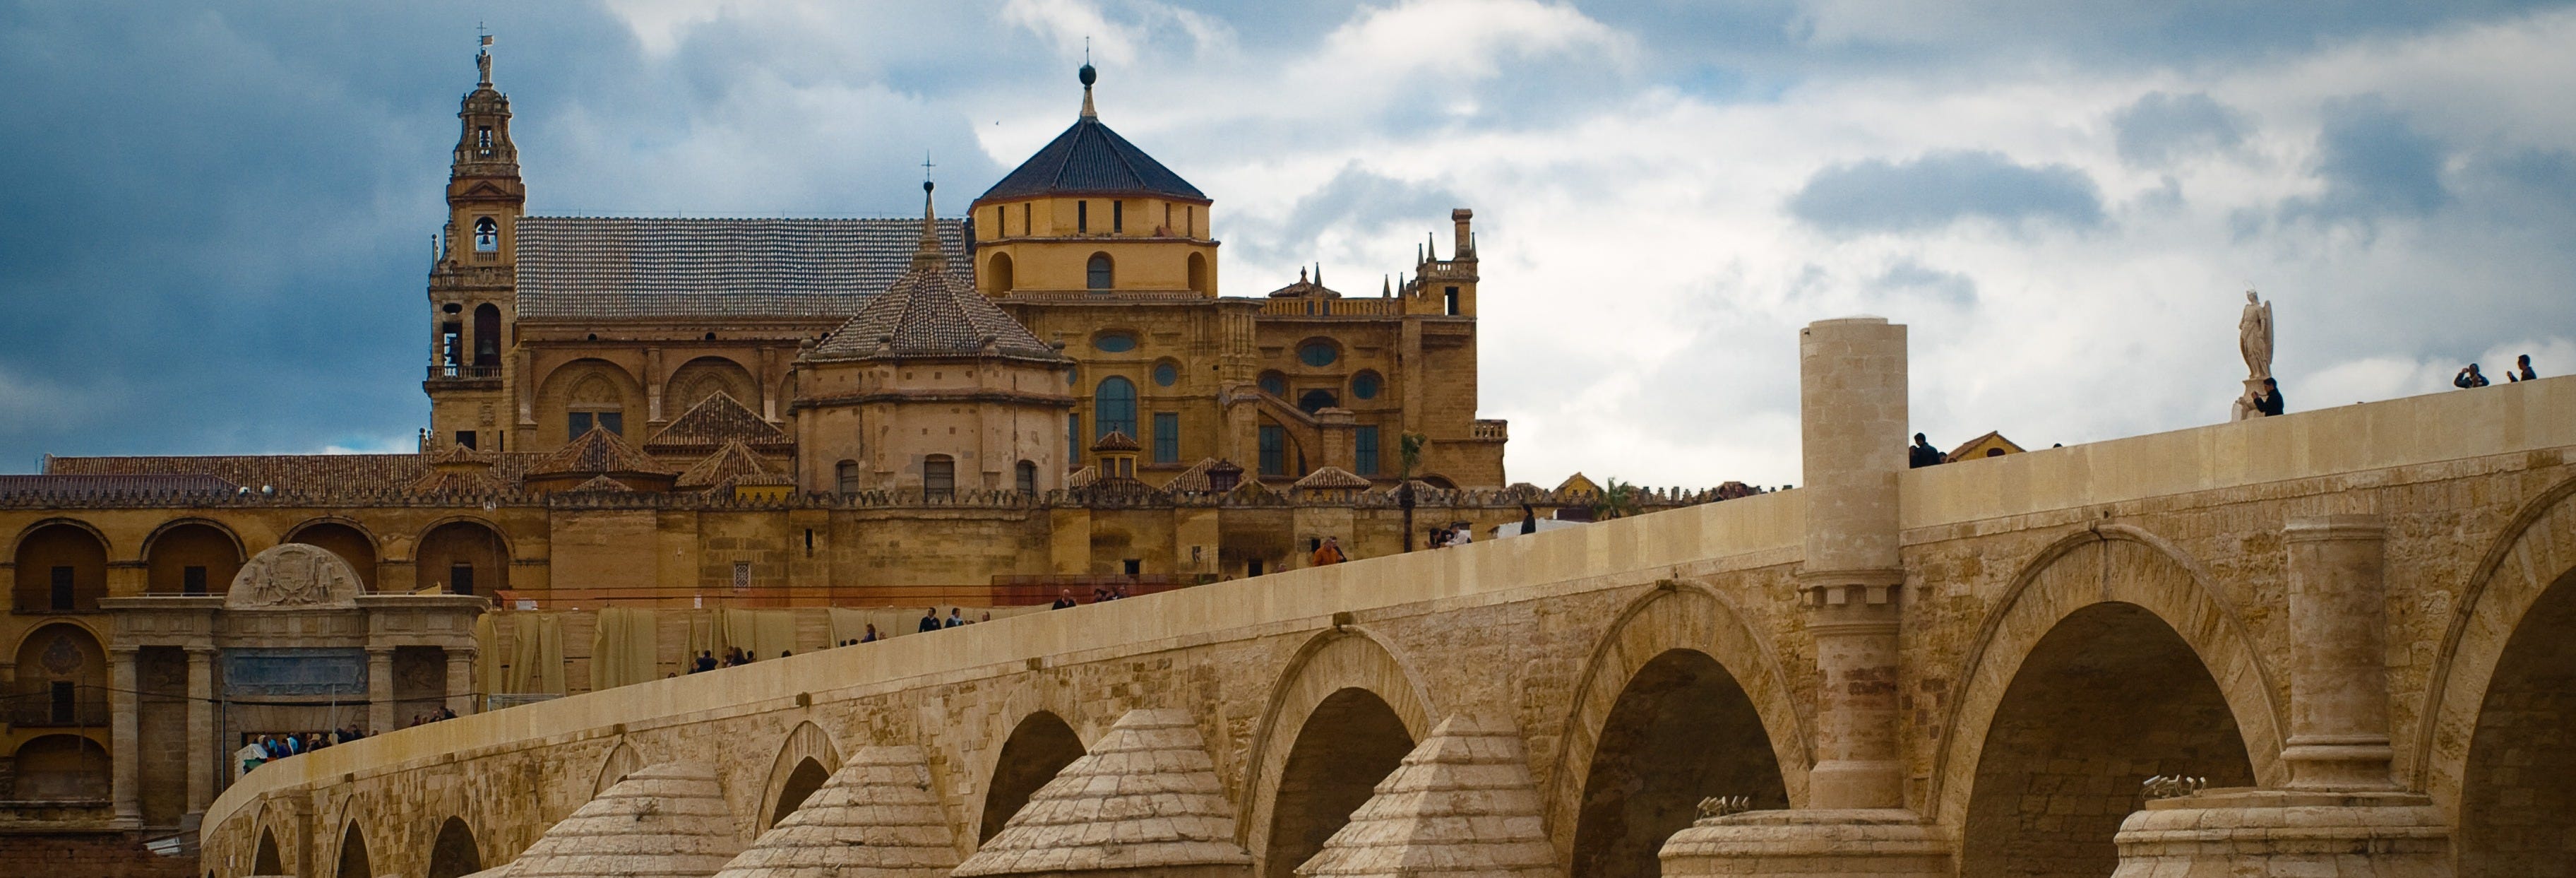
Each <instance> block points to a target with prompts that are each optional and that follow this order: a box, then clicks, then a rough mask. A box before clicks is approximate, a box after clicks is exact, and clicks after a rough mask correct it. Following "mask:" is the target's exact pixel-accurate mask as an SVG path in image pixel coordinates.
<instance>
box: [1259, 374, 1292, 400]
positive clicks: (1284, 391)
mask: <svg viewBox="0 0 2576 878" xmlns="http://www.w3.org/2000/svg"><path fill="white" fill-rule="evenodd" d="M1261 392H1263V393H1267V394H1270V395H1271V396H1287V395H1288V376H1286V375H1281V374H1279V373H1277V372H1263V373H1261Z"/></svg>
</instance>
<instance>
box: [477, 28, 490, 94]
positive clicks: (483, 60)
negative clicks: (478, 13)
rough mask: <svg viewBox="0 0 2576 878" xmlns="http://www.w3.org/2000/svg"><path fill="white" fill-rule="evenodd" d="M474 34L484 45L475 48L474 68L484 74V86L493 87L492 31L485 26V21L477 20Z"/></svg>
mask: <svg viewBox="0 0 2576 878" xmlns="http://www.w3.org/2000/svg"><path fill="white" fill-rule="evenodd" d="M474 36H475V38H476V40H477V41H479V42H480V43H481V45H482V48H479V49H476V50H474V69H475V71H476V72H478V73H481V74H482V75H483V82H482V85H483V87H484V88H491V87H492V33H491V32H490V31H488V30H485V29H484V28H483V23H482V22H479V21H478V22H475V23H474Z"/></svg>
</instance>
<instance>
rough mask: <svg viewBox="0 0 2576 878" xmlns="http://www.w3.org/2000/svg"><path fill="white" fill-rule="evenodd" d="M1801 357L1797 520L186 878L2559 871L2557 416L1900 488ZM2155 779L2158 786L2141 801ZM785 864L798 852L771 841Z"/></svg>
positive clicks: (428, 739)
mask: <svg viewBox="0 0 2576 878" xmlns="http://www.w3.org/2000/svg"><path fill="white" fill-rule="evenodd" d="M1802 360H1803V362H1802V367H1803V368H1802V375H1803V378H1802V382H1803V387H1802V400H1803V403H1802V404H1803V418H1804V424H1803V428H1802V429H1803V432H1804V442H1805V446H1804V447H1805V454H1806V463H1807V471H1806V480H1807V482H1808V483H1807V484H1804V485H1800V486H1799V487H1798V488H1797V489H1796V490H1791V491H1784V492H1777V493H1772V494H1766V495H1761V496H1756V497H1750V498H1744V499H1737V500H1731V501H1727V502H1723V503H1716V504H1710V505H1704V506H1696V507H1690V508H1684V509H1679V510H1674V511H1668V512H1660V513H1655V514H1650V515H1644V516H1639V517H1634V518H1627V519H1620V520H1614V521H1608V522H1604V523H1600V524H1596V525H1590V526H1586V527H1582V528H1572V529H1565V530H1560V531H1553V532H1548V533H1542V534H1536V535H1532V536H1525V537H1516V538H1513V539H1508V540H1500V541H1494V542H1487V543H1479V544H1475V545H1470V546H1465V547H1458V548H1450V549H1442V550H1436V551H1423V552H1415V553H1410V554H1406V555H1401V556H1397V557H1387V558H1374V559H1365V560H1359V561H1355V562H1351V563H1347V564H1342V565H1338V566H1330V567H1321V568H1314V569H1305V570H1296V571H1289V572H1283V573H1278V574H1273V575H1269V576H1263V577H1258V578H1254V579H1248V580H1240V581H1234V582H1227V583H1221V584H1216V585H1209V586H1203V587H1199V588H1193V589H1188V590H1183V591H1177V592H1171V593H1166V594H1158V595H1153V596H1150V597H1144V598H1136V599H1131V600H1126V601H1118V602H1112V603H1106V604H1100V605H1093V606H1084V607H1079V608H1074V609H1069V610H1062V611H1056V612H1050V613H1044V614H1035V615H1029V616H1021V617H1016V618H1011V619H1006V620H1001V621H996V622H992V623H987V624H981V625H975V626H971V627H965V628H959V629H952V630H948V631H944V632H940V633H937V634H934V635H928V636H920V637H904V638H898V639H894V640H890V641H885V642H879V643H874V644H867V645H861V646H855V647H846V648H838V649H831V650H826V651H822V652H816V653H810V654H805V655H798V656H794V657H792V658H788V659H784V660H778V661H763V662H758V663H756V664H751V665H746V666H742V667H737V668H729V669H725V670H721V671H716V672H712V673H704V674H696V675H689V676H683V677H678V678H672V679H663V680H659V681H653V682H647V683H641V684H636V685H630V686H625V687H621V688H616V689H611V690H606V691H601V692H595V693H590V694H586V695H580V696H575V697H570V698H565V699H562V700H558V701H552V702H545V703H539V704H533V705H526V706H520V707H513V708H509V709H506V710H501V711H496V712H491V713H485V714H479V715H472V716H467V717H463V718H460V719H456V720H452V721H447V722H441V723H436V724H432V725H428V726H422V727H417V728H412V729H406V730H402V731H397V732H392V733H388V734H383V735H379V736H377V737H374V738H370V739H367V740H364V741H360V742H357V743H354V744H349V745H343V746H338V747H333V748H329V749H326V750H322V751H318V752H315V753H311V754H308V755H304V756H299V757H295V758H291V759H287V760H283V761H281V762H277V763H273V764H271V765H268V766H265V767H262V768H260V769H259V770H257V771H255V772H252V773H251V774H249V775H247V776H246V777H245V778H244V779H242V780H241V781H240V782H238V783H236V784H234V785H233V786H232V787H231V788H230V789H229V790H227V791H226V792H225V793H224V794H223V795H222V796H221V797H220V798H218V799H217V800H216V801H215V802H214V804H213V805H212V807H211V808H210V809H209V810H208V811H207V812H206V814H205V816H204V822H203V829H202V842H203V860H202V862H203V863H204V865H205V869H206V870H207V871H208V872H209V873H210V874H212V875H214V876H221V878H234V876H244V875H254V874H286V875H301V876H313V878H324V876H335V875H336V876H343V878H356V876H375V875H403V876H424V875H425V876H432V878H449V876H455V875H462V874H466V873H471V872H476V871H479V870H485V869H491V868H495V867H501V866H504V865H505V864H513V863H514V861H515V865H514V866H513V867H512V868H513V869H514V870H515V872H516V873H517V874H522V875H537V874H581V873H587V874H609V873H612V872H615V873H623V874H671V875H682V874H688V875H707V874H711V873H713V872H715V871H716V870H717V868H718V867H719V866H723V865H724V864H725V863H726V862H727V861H728V860H731V861H732V863H733V865H732V868H733V874H777V875H786V874H791V873H792V872H793V870H790V869H787V868H785V866H786V865H790V864H794V863H819V862H838V863H843V864H845V865H846V864H852V863H861V864H873V865H874V866H875V867H877V868H886V869H899V870H903V871H906V873H907V874H916V875H922V876H931V875H944V874H949V873H950V872H951V871H952V870H953V871H954V874H957V875H961V876H966V875H977V876H980V875H1000V874H1041V873H1044V874H1060V873H1065V872H1074V871H1090V870H1107V871H1128V872H1155V873H1157V874H1184V873H1186V874H1190V875H1207V876H1215V875H1236V876H1259V878H1288V876H1291V875H1292V874H1297V873H1298V871H1299V867H1300V866H1301V865H1303V866H1304V867H1305V869H1304V871H1305V872H1307V873H1310V874H1380V875H1394V874H1396V873H1398V872H1441V871H1461V872H1476V873H1480V874H1505V873H1509V874H1515V875H1531V876H1539V875H1555V876H1585V878H1590V876H1609V878H1643V876H1652V875H1656V874H1659V873H1663V874H1767V873H1770V872H1787V871H1793V870H1809V871H1814V872H1820V873H1828V874H1830V873H1841V874H1873V875H1898V874H1966V875H2001V874H2035V875H2079V874H2091V875H2099V874H2104V873H2106V872H2109V871H2111V870H2112V868H2113V867H2114V865H2115V864H2116V863H2121V862H2123V861H2122V858H2123V857H2125V858H2127V859H2126V863H2127V865H2126V866H2124V868H2126V869H2131V870H2135V874H2144V870H2145V869H2146V868H2147V867H2148V866H2150V865H2153V864H2156V863H2164V862H2172V861H2179V860H2193V858H2199V860H2195V862H2197V861H2203V860H2209V859H2211V858H2217V859H2219V860H2222V861H2226V862H2229V863H2234V864H2236V865H2239V866H2242V865H2244V864H2245V863H2247V862H2255V861H2265V860H2264V858H2267V857H2268V858H2272V859H2271V860H2270V861H2268V862H2274V863H2275V864H2276V866H2277V864H2279V863H2286V862H2290V861H2293V860H2299V858H2301V857H2309V858H2311V859H2313V858H2317V857H2330V856H2331V855H2332V852H2336V851H2340V852H2342V853H2344V854H2347V855H2354V854H2355V852H2366V854H2363V855H2361V856H2362V858H2363V859H2370V858H2376V859H2371V862H2376V863H2379V864H2380V865H2379V866H2378V868H2379V871H2378V874H2407V875H2431V874H2446V873H2449V872H2450V871H2452V870H2453V869H2454V868H2456V870H2457V872H2458V873H2459V874H2464V875H2487V874H2538V873H2536V872H2528V871H2524V870H2526V869H2528V868H2530V867H2534V866H2537V865H2539V864H2540V863H2543V862H2553V863H2554V862H2558V861H2561V860H2563V859H2564V856H2565V855H2566V854H2567V853H2569V848H2568V847H2567V845H2568V844H2569V843H2570V842H2568V841H2567V840H2568V839H2569V838H2576V801H2571V798H2576V741H2571V740H2570V736H2571V733H2576V378H2557V379H2546V380H2541V381H2536V382H2524V383H2520V384H2513V385H2507V386H2496V387H2490V388H2485V389H2480V390H2474V391H2460V392H2455V393H2444V394H2439V395H2431V396H2420V397H2414V398H2408V399H2399V400H2394V401H2388V402H2381V403H2373V404H2368V405H2356V406H2349V407H2342V408H2335V409H2327V410H2322V411H2315V412H2305V413H2297V414H2291V415H2287V416H2282V417H2274V418H2267V419H2258V420H2253V421H2246V422H2239V423H2231V424H2224V425H2218V426H2210V427H2203V428H2197V429H2190V430H2183V431H2178V432H2173V433H2164V434H2157V435H2150V436H2140V437H2134V438H2128V439H2120V440H2114V441H2106V442H2099V443H2093V444H2088V445H2080V446H2075V447H2068V448H2059V449H2049V450H2044V451H2037V452H2032V453H2028V454H2021V455H2013V456H2008V457H1999V458H1990V459H1984V460H1975V461H1967V462H1962V463H1957V464H1950V465H1944V466H1938V467H1931V468H1925V469H1916V470H1907V469H1904V468H1903V454H1902V438H1901V437H1903V436H1905V435H1906V434H1908V433H1910V432H1911V431H1910V430H1908V429H1907V428H1906V420H1905V406H1904V402H1905V381H1904V347H1903V327H1901V326H1891V325H1888V324H1886V323H1884V322H1883V321H1873V320H1866V319H1856V320H1845V321H1826V322H1823V323H1819V324H1816V325H1815V326H1812V327H1810V328H1809V329H1808V330H1807V332H1806V337H1805V338H1804V339H1803V344H1802ZM1086 753H1088V754H1089V755H1086ZM845 765H847V766H849V768H847V769H846V770H844V768H843V767H844V766H845ZM1060 772H1063V773H1065V774H1066V775H1067V777H1065V778H1062V779H1061V781H1060V782H1056V783H1053V784H1052V785H1050V783H1049V782H1050V780H1051V779H1056V778H1057V777H1058V775H1059V773H1060ZM1391 774H1393V775H1396V776H1395V777H1394V778H1393V779H1389V778H1390V775H1391ZM1076 775H1078V776H1076ZM2157 775H2164V776H2172V775H2184V776H2190V777H2196V778H2205V779H2206V782H2205V786H2206V787H2207V789H2206V790H2203V791H2200V792H2197V793H2193V790H2194V789H2197V788H2198V787H2200V786H2202V784H2198V783H2185V784H2181V785H2178V786H2179V787H2180V789H2177V790H2174V791H2173V792H2176V793H2185V794H2186V795H2179V796H2177V797H2173V798H2162V797H2157V796H2150V795H2148V794H2147V793H2146V792H2145V791H2142V787H2141V782H2142V781H2144V780H2146V779H2147V778H2149V777H2150V776H2157ZM888 778H893V779H894V780H892V781H889V780H888ZM1382 779H1386V780H1387V781H1388V782H1387V783H1386V784H1385V786H1384V788H1383V789H1378V790H1377V791H1376V792H1373V789H1374V788H1377V787H1378V785H1379V783H1380V781H1381V780H1382ZM2168 786H2174V785H2168ZM818 787H820V789H821V791H820V792H817V788H818ZM1140 789H1141V790H1148V791H1155V792H1154V794H1151V795H1147V794H1140V793H1137V792H1136V791H1137V790H1140ZM836 791H837V792H836ZM1122 791H1123V792H1122ZM1121 796H1124V797H1125V798H1121ZM1711 797H1719V799H1720V801H1717V802H1711V803H1709V805H1710V806H1711V807H1709V808H1708V809H1706V810H1703V809H1702V803H1703V800H1704V799H1708V798H1711ZM1032 803H1035V804H1032ZM800 807H802V808H803V809H804V810H802V811H800V810H799V809H800ZM2142 808H2144V809H2145V810H2141V809H2142ZM827 809H829V810H831V811H832V813H831V814H829V815H825V814H823V813H822V812H823V811H825V810H827ZM1733 812H1740V813H1733ZM2294 812H2295V814H2294ZM791 813H793V814H794V815H795V816H794V817H793V818H790V817H789V815H790V814H791ZM1015 815H1016V816H1017V818H1018V819H1016V820H1015V819H1014V817H1015ZM2281 815H2293V817H2292V819H2282V816H2281ZM782 820H784V821H785V822H784V824H782ZM2124 820H2125V821H2127V829H2126V830H2125V831H2124V830H2123V822H2124ZM1355 821H1356V822H1355ZM1345 824H1349V826H1348V828H1349V829H1350V830H1351V831H1340V830H1343V829H1345ZM1362 824H1366V826H1365V827H1364V826H1363V825H1362ZM2240 826H2242V827H2258V828H2262V829H2261V831H2255V830H2244V831H2238V830H2235V829H2231V828H2230V827H2240ZM773 827H778V828H777V830H776V831H774V832H773V831H771V830H772V828H773ZM799 827H803V828H802V829H799ZM833 827H838V828H837V829H833ZM2284 827H2289V828H2284ZM1363 828H1366V829H1368V830H1369V831H1366V832H1362V831H1359V830H1361V829H1363ZM827 829H828V830H832V831H836V832H841V833H843V834H842V835H840V836H833V837H837V838H841V839H843V842H841V843H840V844H841V847H839V848H837V849H834V848H830V847H829V846H826V847H821V848H817V847H812V846H811V845H812V844H813V841H812V840H813V839H815V838H821V837H825V836H818V835H815V834H814V833H816V832H823V831H824V830H827ZM897 830H901V832H900V833H897V832H896V831H897ZM799 833H803V834H801V835H800V834H799ZM869 833H877V834H878V835H869ZM886 833H895V834H896V835H900V836H901V838H902V839H906V841H903V842H902V843H901V844H898V843H896V842H893V841H887V840H885V839H889V838H894V837H895V835H886ZM1337 833H1338V834H1337ZM880 835H882V836H883V838H880V837H879V836H880ZM862 836H865V837H867V838H870V839H875V840H872V841H869V842H868V845H872V847H870V846H858V845H855V844H854V843H851V842H849V841H848V840H849V839H858V838H861V837H862ZM2115 837H2116V845H2115ZM798 839H803V841H799V840H798ZM799 844H804V845H808V846H807V847H801V848H800V847H798V845H799ZM904 845H910V847H905V846H904ZM2302 845H2305V847H2302ZM744 850H752V851H753V852H752V853H748V854H742V855H741V856H740V858H739V859H736V858H735V855H736V853H737V852H740V851H744ZM2320 851H2326V852H2327V853H2319V852H2320ZM2553 854H2555V855H2557V856H2555V857H2553V856H2552V855H2553ZM584 855H589V856H594V857H606V859H588V860H584V859H581V857H582V856H584ZM800 857H802V858H804V859H800ZM854 857H855V858H858V859H852V858H854ZM867 857H878V858H880V859H878V860H867V859H866V858H867ZM906 857H909V858H910V859H904V858H906ZM815 858H822V859H815ZM833 858H838V859H833ZM2159 858H2162V859H2159ZM2229 858H2234V859H2229ZM2454 859H2456V866H2454V865H2453V861H2454ZM539 860H543V861H545V862H543V863H540V862H537V861H539ZM895 860H902V862H895ZM2354 861H2355V860H2354V856H2347V857H2346V862H2345V867H2346V871H2343V872H2341V873H2339V874H2345V875H2353V874H2368V872H2367V871H2366V870H2364V871H2355V870H2354V867H2353V866H2352V865H2351V864H2352V862H2354ZM961 862H962V863H963V865H960V863H961ZM2300 862H2307V861H2305V860H2300ZM567 864H572V865H567ZM794 874H806V875H815V874H825V873H823V872H814V871H807V872H801V873H794ZM832 874H837V873H832ZM2157 874H2167V873H2166V872H2159V873H2157ZM2172 874H2181V872H2179V871H2176V872H2172ZM2191 874H2202V873H2201V872H2192V873H2191ZM2211 874H2224V873H2223V872H2220V873H2211ZM2302 874H2305V873H2302ZM2317 874H2332V872H2331V871H2330V870H2329V871H2328V872H2321V873H2317Z"/></svg>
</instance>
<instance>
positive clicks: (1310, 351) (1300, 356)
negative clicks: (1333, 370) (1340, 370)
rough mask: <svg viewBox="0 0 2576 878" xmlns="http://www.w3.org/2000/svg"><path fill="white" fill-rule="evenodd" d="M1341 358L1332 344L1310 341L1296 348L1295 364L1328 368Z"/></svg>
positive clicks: (1340, 354)
mask: <svg viewBox="0 0 2576 878" xmlns="http://www.w3.org/2000/svg"><path fill="white" fill-rule="evenodd" d="M1341 358H1342V352H1341V351H1338V350H1335V349H1333V343H1332V342H1328V341H1310V342H1307V343H1305V344H1302V345H1299V346H1297V362H1300V363H1304V364H1306V365H1309V366H1330V365H1332V364H1333V361H1334V360H1338V359H1341Z"/></svg>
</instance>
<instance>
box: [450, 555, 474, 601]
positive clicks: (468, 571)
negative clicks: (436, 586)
mask: <svg viewBox="0 0 2576 878" xmlns="http://www.w3.org/2000/svg"><path fill="white" fill-rule="evenodd" d="M447 593H448V594H473V593H474V565H472V564H467V563H464V562H458V563H456V564H455V565H453V566H450V567H448V568H447Z"/></svg>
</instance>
